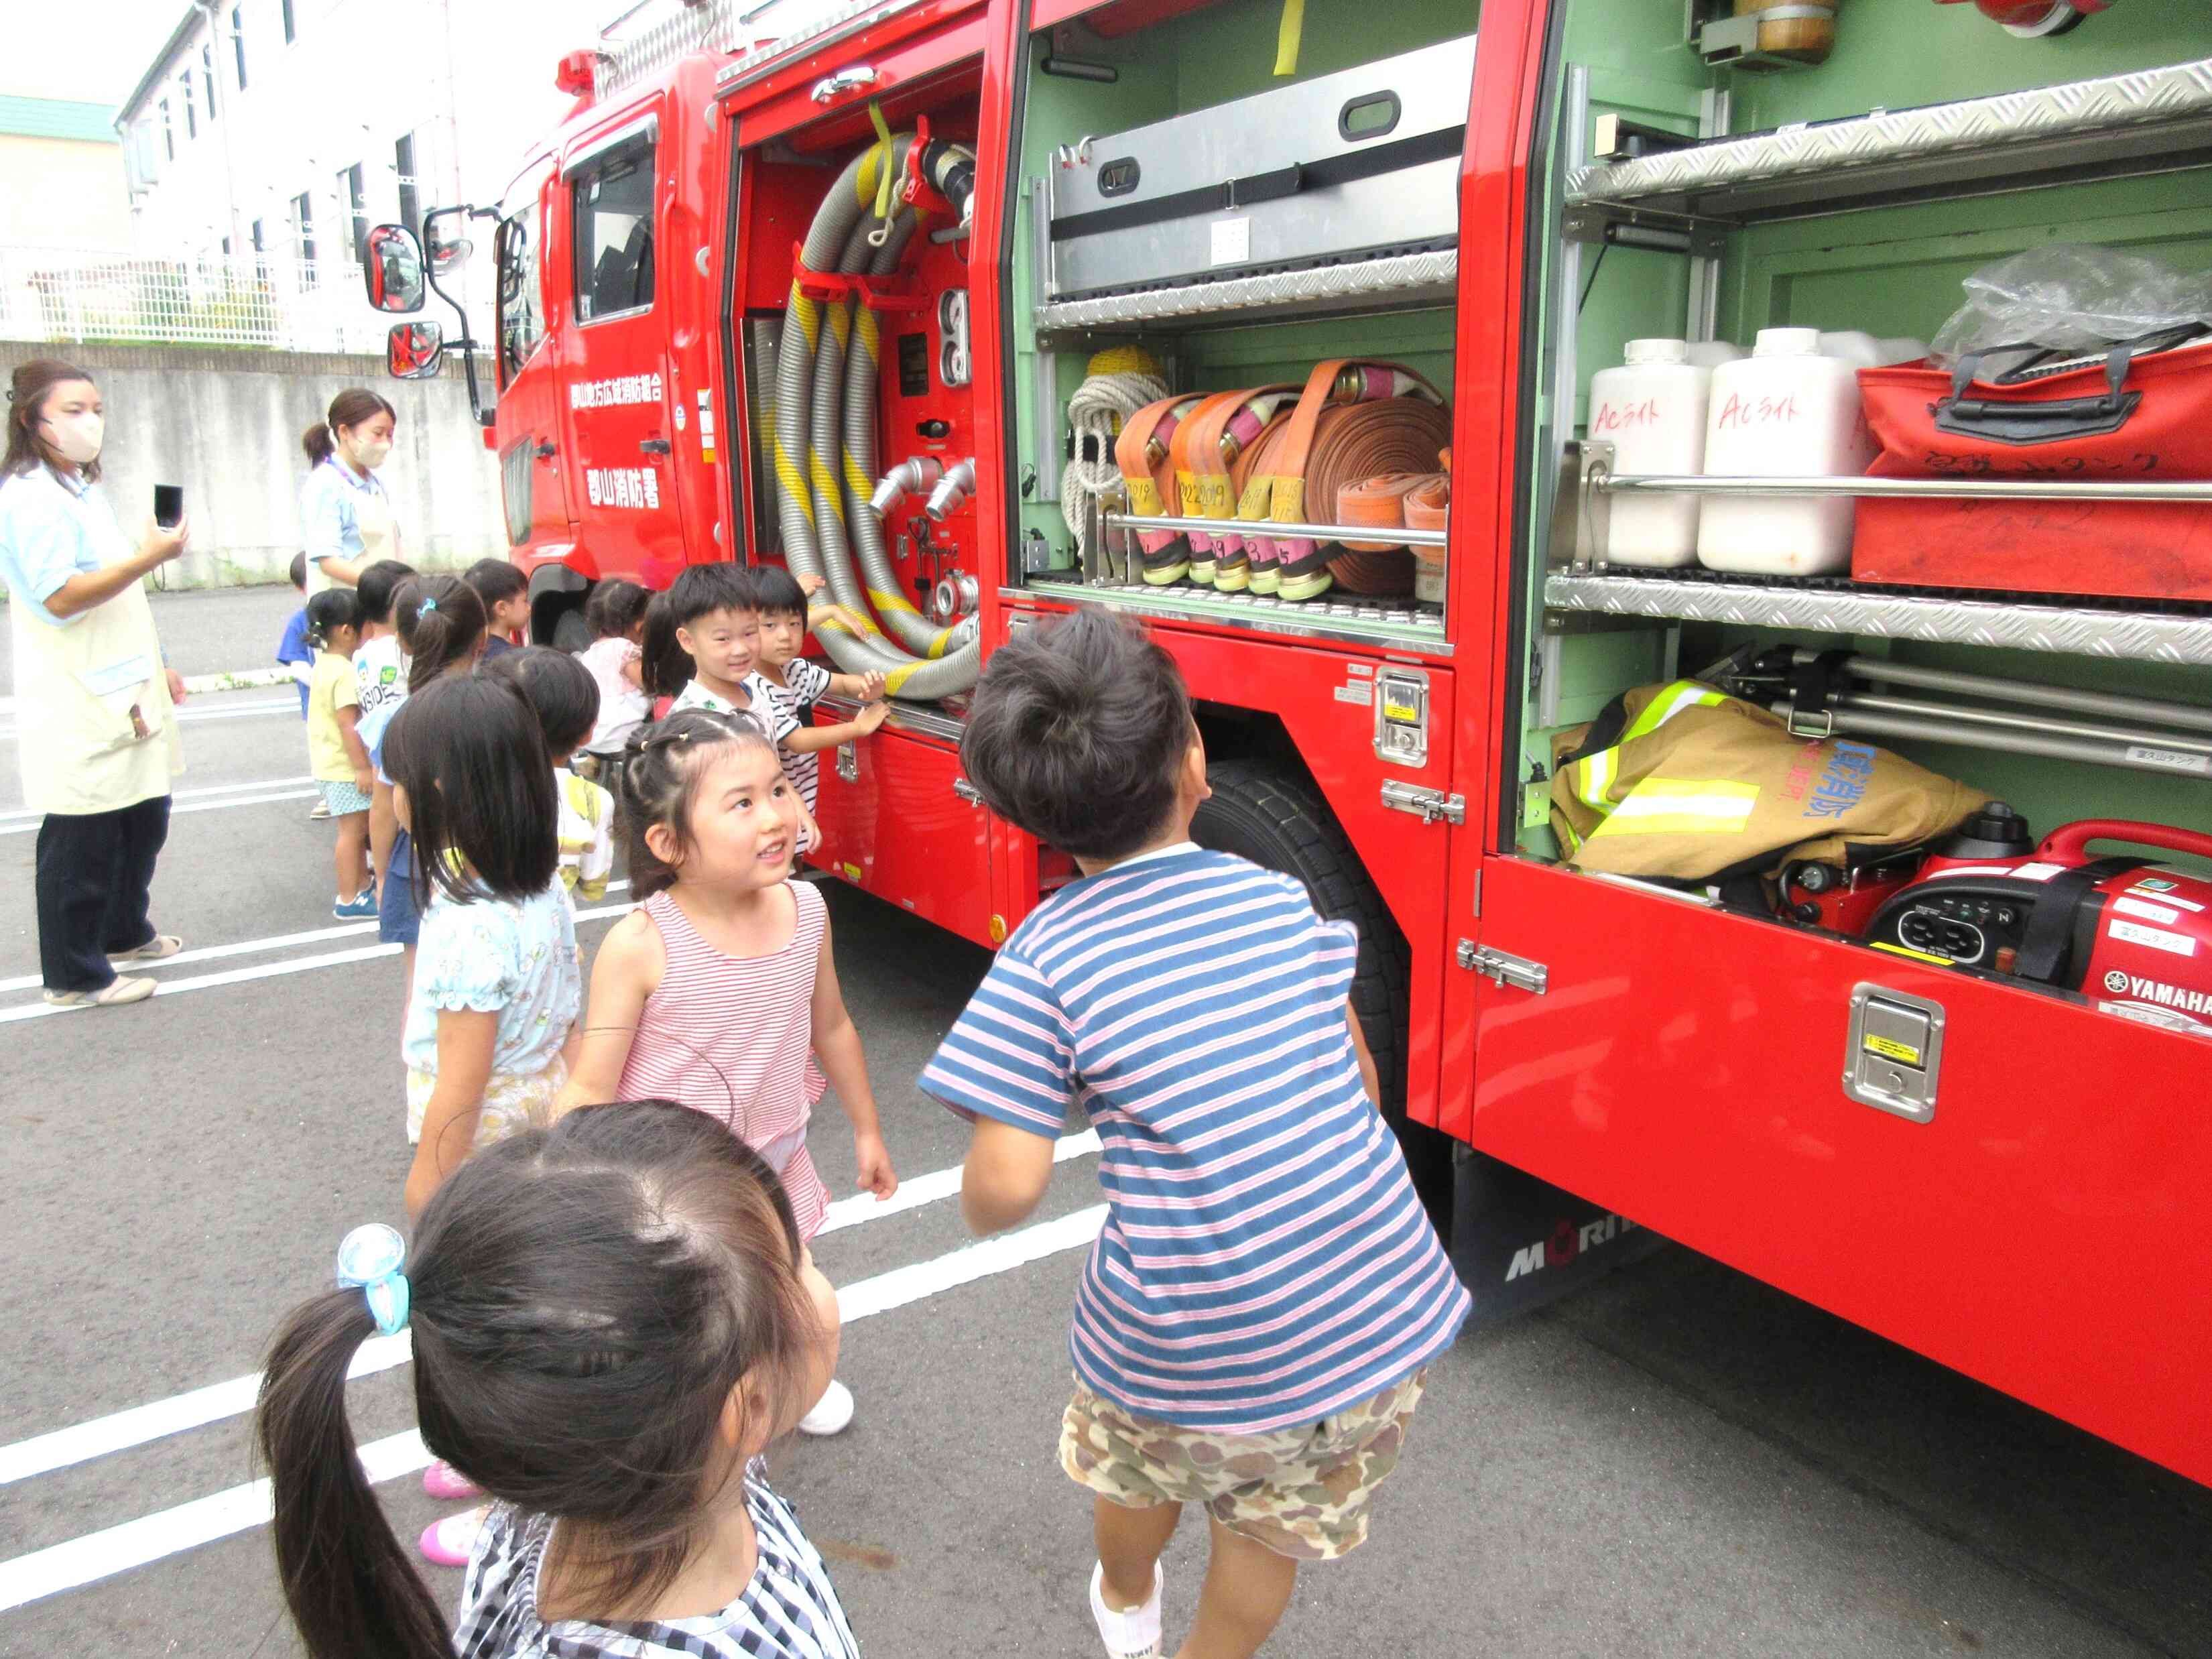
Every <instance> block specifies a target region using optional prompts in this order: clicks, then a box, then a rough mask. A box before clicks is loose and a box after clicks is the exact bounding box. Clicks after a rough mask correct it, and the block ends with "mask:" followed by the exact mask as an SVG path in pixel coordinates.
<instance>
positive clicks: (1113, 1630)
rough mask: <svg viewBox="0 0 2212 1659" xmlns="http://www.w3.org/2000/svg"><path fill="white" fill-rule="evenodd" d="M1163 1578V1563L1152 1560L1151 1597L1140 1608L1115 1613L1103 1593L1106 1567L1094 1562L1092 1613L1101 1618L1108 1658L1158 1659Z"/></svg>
mask: <svg viewBox="0 0 2212 1659" xmlns="http://www.w3.org/2000/svg"><path fill="white" fill-rule="evenodd" d="M1105 1582H1106V1569H1105V1568H1103V1567H1102V1566H1099V1565H1095V1564H1094V1565H1092V1567H1091V1617H1092V1618H1093V1619H1095V1620H1097V1621H1098V1639H1099V1640H1100V1641H1102V1642H1103V1643H1104V1644H1106V1653H1107V1659H1159V1653H1160V1586H1161V1584H1162V1583H1163V1582H1164V1574H1163V1573H1162V1572H1161V1571H1160V1564H1159V1563H1158V1562H1157V1561H1155V1562H1153V1563H1152V1599H1151V1600H1150V1601H1146V1603H1145V1605H1144V1606H1142V1607H1131V1608H1130V1609H1129V1610H1128V1611H1127V1613H1116V1612H1115V1611H1114V1609H1113V1608H1111V1607H1108V1606H1107V1605H1106V1597H1105V1595H1103V1587H1104V1584H1105Z"/></svg>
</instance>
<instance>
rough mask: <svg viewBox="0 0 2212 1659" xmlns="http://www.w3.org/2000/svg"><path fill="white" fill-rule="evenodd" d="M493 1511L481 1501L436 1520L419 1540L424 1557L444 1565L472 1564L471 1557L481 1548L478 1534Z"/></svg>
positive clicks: (423, 1531)
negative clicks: (473, 1507) (457, 1512)
mask: <svg viewBox="0 0 2212 1659" xmlns="http://www.w3.org/2000/svg"><path fill="white" fill-rule="evenodd" d="M488 1513H489V1510H488V1509H487V1508H486V1506H484V1505H483V1504H478V1505H477V1507H476V1508H475V1509H472V1510H462V1511H461V1512H460V1513H459V1515H449V1516H447V1517H446V1518H445V1519H444V1520H442V1521H433V1522H431V1523H430V1524H429V1525H428V1526H427V1527H425V1528H422V1538H421V1539H420V1540H418V1541H417V1542H418V1544H419V1547H421V1549H422V1556H423V1559H425V1560H428V1561H431V1562H435V1564H436V1565H439V1566H441V1567H465V1566H466V1565H468V1564H469V1557H470V1555H471V1553H474V1552H475V1549H476V1547H477V1534H478V1533H480V1532H482V1531H483V1523H484V1516H486V1514H488Z"/></svg>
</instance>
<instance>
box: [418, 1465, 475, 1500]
mask: <svg viewBox="0 0 2212 1659" xmlns="http://www.w3.org/2000/svg"><path fill="white" fill-rule="evenodd" d="M422 1490H423V1491H424V1492H428V1493H429V1494H430V1496H431V1497H433V1498H440V1499H444V1500H447V1501H453V1502H458V1501H459V1500H460V1499H462V1498H482V1497H483V1495H484V1489H483V1487H482V1486H478V1485H477V1483H476V1482H475V1481H473V1480H470V1479H469V1478H468V1476H466V1475H465V1474H462V1473H461V1472H460V1471H459V1469H457V1468H454V1467H453V1465H452V1464H451V1463H448V1462H446V1460H445V1459H444V1458H442V1457H441V1458H440V1459H439V1460H438V1461H437V1462H435V1463H433V1464H431V1465H430V1467H429V1468H427V1469H425V1470H423V1471H422Z"/></svg>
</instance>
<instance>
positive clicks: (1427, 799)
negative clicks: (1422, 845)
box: [1383, 778, 1467, 823]
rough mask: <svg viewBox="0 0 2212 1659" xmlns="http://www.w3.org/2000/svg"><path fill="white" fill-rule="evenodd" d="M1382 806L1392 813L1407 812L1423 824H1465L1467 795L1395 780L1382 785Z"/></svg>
mask: <svg viewBox="0 0 2212 1659" xmlns="http://www.w3.org/2000/svg"><path fill="white" fill-rule="evenodd" d="M1383 805H1385V806H1386V807H1388V808H1389V810H1390V811H1393V812H1409V813H1411V814H1412V815H1413V817H1417V818H1419V819H1420V821H1421V822H1422V823H1466V822H1467V797H1466V796H1464V795H1458V794H1453V795H1447V794H1446V793H1444V792H1443V790H1441V789H1430V788H1426V787H1423V786H1422V785H1420V784H1418V783H1401V782H1400V781H1398V780H1397V779H1395V778H1393V779H1392V780H1391V781H1389V782H1388V783H1386V784H1384V785H1383Z"/></svg>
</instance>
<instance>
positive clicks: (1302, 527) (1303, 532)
mask: <svg viewBox="0 0 2212 1659" xmlns="http://www.w3.org/2000/svg"><path fill="white" fill-rule="evenodd" d="M1106 526H1107V528H1109V530H1171V531H1173V532H1176V534H1177V535H1182V534H1183V533H1185V532H1188V531H1189V530H1190V529H1191V528H1192V526H1197V527H1199V528H1200V529H1203V530H1207V531H1217V530H1237V531H1243V532H1245V533H1246V534H1248V535H1254V536H1273V537H1277V538H1281V539H1284V540H1288V541H1305V542H1340V541H1343V540H1346V538H1349V539H1351V540H1352V541H1358V542H1380V541H1387V542H1389V544H1390V545H1391V546H1393V547H1444V546H1447V545H1449V532H1445V531H1442V530H1408V529H1406V528H1405V527H1403V526H1399V525H1395V524H1394V525H1346V524H1276V523H1274V522H1273V521H1272V520H1267V519H1170V518H1166V517H1163V516H1157V515H1151V514H1146V513H1108V514H1106Z"/></svg>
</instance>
